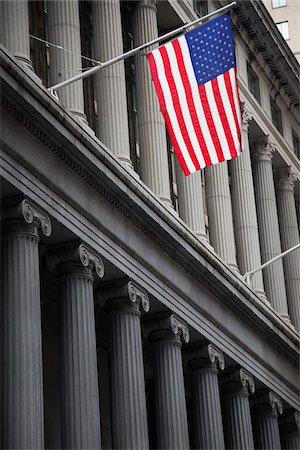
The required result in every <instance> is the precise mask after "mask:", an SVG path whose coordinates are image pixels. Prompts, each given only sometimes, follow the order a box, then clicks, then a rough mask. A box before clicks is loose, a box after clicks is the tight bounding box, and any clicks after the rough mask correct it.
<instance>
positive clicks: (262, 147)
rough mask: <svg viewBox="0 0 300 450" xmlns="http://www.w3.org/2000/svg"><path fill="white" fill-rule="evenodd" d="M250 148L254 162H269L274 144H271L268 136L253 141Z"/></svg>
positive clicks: (273, 150)
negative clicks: (252, 150)
mask: <svg viewBox="0 0 300 450" xmlns="http://www.w3.org/2000/svg"><path fill="white" fill-rule="evenodd" d="M252 147H253V149H254V152H253V157H254V160H255V161H271V160H272V157H273V154H274V152H275V150H276V147H275V144H274V143H273V142H271V140H270V137H269V135H266V136H264V137H262V138H260V139H257V140H256V141H254V143H253V146H252Z"/></svg>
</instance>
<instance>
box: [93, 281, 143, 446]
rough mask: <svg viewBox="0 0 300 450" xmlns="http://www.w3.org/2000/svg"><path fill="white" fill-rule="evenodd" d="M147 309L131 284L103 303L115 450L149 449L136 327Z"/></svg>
mask: <svg viewBox="0 0 300 450" xmlns="http://www.w3.org/2000/svg"><path fill="white" fill-rule="evenodd" d="M98 296H99V297H101V288H100V290H99V292H98ZM149 308H150V302H149V299H148V295H147V294H146V292H145V291H143V290H141V289H140V288H139V287H138V285H136V284H135V283H133V282H131V281H129V282H127V283H126V284H125V285H120V286H118V287H117V288H115V289H112V290H111V292H110V294H109V300H108V301H107V309H108V311H109V316H110V327H111V328H110V361H111V365H110V369H111V372H110V379H111V408H112V416H111V417H112V440H113V448H116V449H132V450H135V449H147V448H148V449H149V439H148V424H147V410H146V394H145V379H144V365H143V350H142V336H141V323H140V316H141V310H143V309H144V310H145V311H149Z"/></svg>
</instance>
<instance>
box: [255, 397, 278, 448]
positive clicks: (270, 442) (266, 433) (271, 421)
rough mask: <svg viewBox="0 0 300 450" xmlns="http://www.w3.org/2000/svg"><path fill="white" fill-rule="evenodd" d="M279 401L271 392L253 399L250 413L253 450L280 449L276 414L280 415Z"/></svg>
mask: <svg viewBox="0 0 300 450" xmlns="http://www.w3.org/2000/svg"><path fill="white" fill-rule="evenodd" d="M282 411H283V409H282V403H281V400H280V399H279V398H278V397H277V396H276V395H275V394H274V393H273V392H271V391H269V392H267V393H262V392H261V393H259V395H258V396H257V398H255V399H253V402H252V407H251V413H252V424H253V435H254V443H255V448H259V449H263V450H274V449H276V450H277V449H278V450H280V449H281V444H280V435H279V426H278V414H282Z"/></svg>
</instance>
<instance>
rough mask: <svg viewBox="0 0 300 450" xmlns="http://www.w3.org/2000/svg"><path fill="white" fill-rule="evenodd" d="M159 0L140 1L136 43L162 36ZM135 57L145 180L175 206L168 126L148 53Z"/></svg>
mask: <svg viewBox="0 0 300 450" xmlns="http://www.w3.org/2000/svg"><path fill="white" fill-rule="evenodd" d="M156 3H157V2H156V0H140V1H139V2H138V4H137V6H136V9H135V12H134V18H133V29H134V42H135V46H138V45H141V44H144V43H145V42H148V41H151V40H153V39H155V38H157V37H158V29H157V15H156ZM146 52H149V48H147V49H146V50H145V52H144V53H143V52H142V53H139V54H138V55H137V56H135V71H136V89H137V105H138V127H139V140H140V149H141V172H142V180H143V181H144V182H145V183H146V184H147V186H149V187H150V189H151V190H152V191H153V192H154V193H155V194H157V195H158V196H159V197H160V199H161V200H162V202H163V203H164V204H165V206H167V207H169V208H172V202H171V198H170V184H169V168H168V153H167V140H166V128H165V123H164V119H163V116H162V114H161V112H160V109H159V104H158V100H157V96H156V92H155V89H154V85H153V82H152V80H151V77H150V71H149V67H148V61H147V58H146V57H145V53H146Z"/></svg>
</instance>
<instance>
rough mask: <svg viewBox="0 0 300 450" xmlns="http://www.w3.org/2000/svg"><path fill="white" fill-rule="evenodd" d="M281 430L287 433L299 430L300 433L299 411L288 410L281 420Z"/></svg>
mask: <svg viewBox="0 0 300 450" xmlns="http://www.w3.org/2000/svg"><path fill="white" fill-rule="evenodd" d="M279 424H280V428H282V429H284V430H285V431H288V430H295V429H296V430H299V431H300V413H299V411H294V410H287V411H285V412H284V414H283V415H282V416H281V417H280V419H279Z"/></svg>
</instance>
